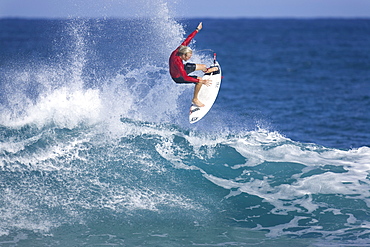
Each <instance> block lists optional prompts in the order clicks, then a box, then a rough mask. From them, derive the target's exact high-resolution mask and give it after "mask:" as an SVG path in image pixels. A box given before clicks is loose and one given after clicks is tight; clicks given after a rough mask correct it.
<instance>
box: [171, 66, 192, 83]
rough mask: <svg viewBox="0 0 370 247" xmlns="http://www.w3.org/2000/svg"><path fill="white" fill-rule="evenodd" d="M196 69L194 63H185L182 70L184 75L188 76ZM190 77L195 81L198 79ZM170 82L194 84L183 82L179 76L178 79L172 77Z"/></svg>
mask: <svg viewBox="0 0 370 247" xmlns="http://www.w3.org/2000/svg"><path fill="white" fill-rule="evenodd" d="M196 67H197V65H196V64H195V63H186V64H184V69H185V71H186V74H190V73H191V72H194V71H195V69H196ZM190 77H193V78H195V79H197V78H198V77H197V76H195V75H190ZM172 80H174V81H175V82H176V83H195V82H190V81H185V79H184V78H183V77H182V76H180V77H178V78H173V77H172Z"/></svg>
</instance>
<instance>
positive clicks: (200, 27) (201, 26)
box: [197, 22, 203, 31]
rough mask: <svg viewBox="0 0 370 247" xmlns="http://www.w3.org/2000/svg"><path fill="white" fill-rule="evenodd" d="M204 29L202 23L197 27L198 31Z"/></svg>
mask: <svg viewBox="0 0 370 247" xmlns="http://www.w3.org/2000/svg"><path fill="white" fill-rule="evenodd" d="M202 28H203V24H202V22H199V25H198V27H197V30H198V31H200V30H201V29H202Z"/></svg>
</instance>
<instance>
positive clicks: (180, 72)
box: [169, 30, 199, 83]
mask: <svg viewBox="0 0 370 247" xmlns="http://www.w3.org/2000/svg"><path fill="white" fill-rule="evenodd" d="M197 33H198V31H197V30H194V32H192V33H191V34H189V36H188V37H187V38H186V39H185V40H184V42H182V43H181V45H180V46H179V47H177V49H176V50H174V51H173V52H172V53H171V56H170V59H169V65H170V74H171V77H172V78H180V77H182V78H183V79H184V80H185V81H188V82H195V83H198V82H199V79H196V78H194V77H191V76H188V74H187V73H186V71H185V68H184V64H183V62H182V59H181V58H180V57H179V56H178V55H177V53H178V51H179V49H180V47H181V46H182V45H185V46H188V45H189V43H190V41H191V40H192V39H193V38H194V37H195V35H196V34H197Z"/></svg>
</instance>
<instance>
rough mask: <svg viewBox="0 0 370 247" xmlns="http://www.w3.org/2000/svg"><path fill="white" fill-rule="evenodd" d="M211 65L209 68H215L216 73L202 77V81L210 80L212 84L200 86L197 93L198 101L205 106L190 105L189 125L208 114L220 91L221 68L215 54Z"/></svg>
mask: <svg viewBox="0 0 370 247" xmlns="http://www.w3.org/2000/svg"><path fill="white" fill-rule="evenodd" d="M213 63H214V64H213V65H212V66H211V67H215V66H217V67H218V71H215V72H212V73H208V74H205V75H204V76H203V79H205V80H211V83H212V84H211V85H210V86H208V87H207V86H206V85H202V87H201V88H200V90H199V93H198V99H199V100H200V102H202V103H203V104H204V105H205V106H203V107H198V106H196V105H194V104H191V106H190V114H189V122H190V123H191V124H193V123H196V122H198V121H199V120H201V119H202V118H203V117H204V116H205V115H206V114H207V113H208V112H209V110H211V108H212V106H213V103H214V102H215V100H216V98H217V95H218V91H219V90H220V86H221V79H222V77H221V66H220V64H219V63H218V62H217V61H216V53H215V54H214V59H213Z"/></svg>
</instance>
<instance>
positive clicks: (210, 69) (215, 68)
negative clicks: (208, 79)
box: [206, 67, 218, 73]
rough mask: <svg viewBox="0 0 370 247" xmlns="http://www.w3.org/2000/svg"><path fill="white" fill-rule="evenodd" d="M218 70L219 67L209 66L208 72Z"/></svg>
mask: <svg viewBox="0 0 370 247" xmlns="http://www.w3.org/2000/svg"><path fill="white" fill-rule="evenodd" d="M217 70H218V67H212V68H208V69H207V71H206V73H212V72H215V71H217Z"/></svg>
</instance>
